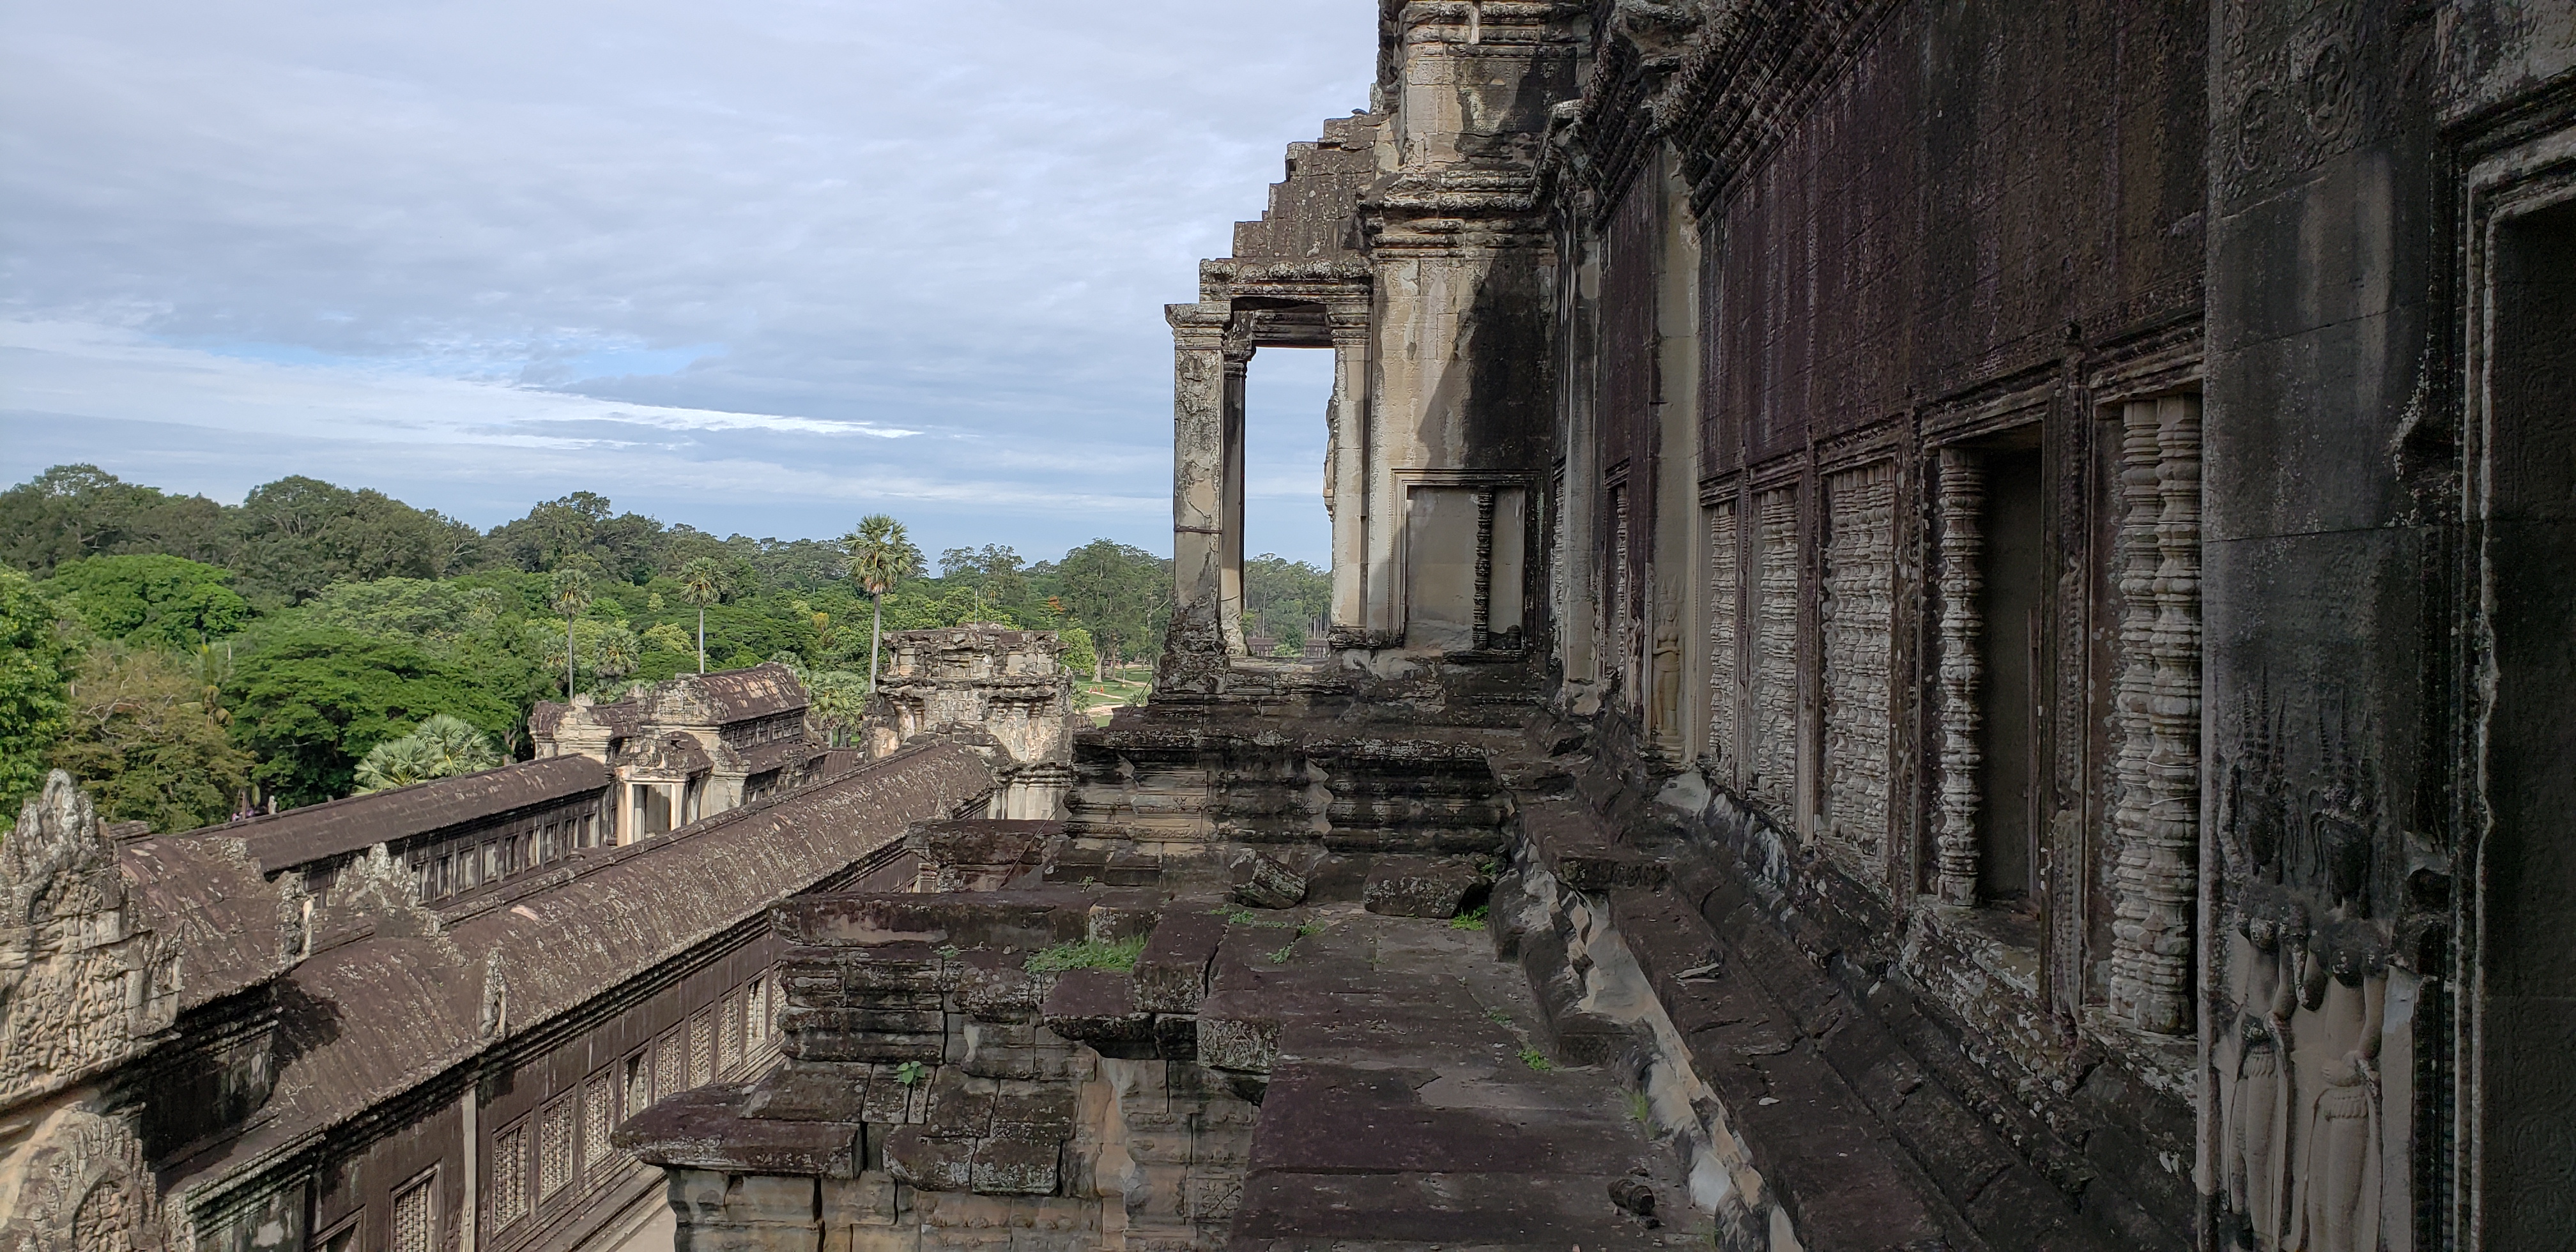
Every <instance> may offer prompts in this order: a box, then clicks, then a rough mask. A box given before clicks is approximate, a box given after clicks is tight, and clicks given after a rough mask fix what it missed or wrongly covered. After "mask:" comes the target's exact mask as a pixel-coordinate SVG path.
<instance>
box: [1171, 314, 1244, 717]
mask: <svg viewBox="0 0 2576 1252" xmlns="http://www.w3.org/2000/svg"><path fill="white" fill-rule="evenodd" d="M1229 314H1230V309H1229V308H1228V306H1227V305H1226V304H1224V303H1222V302H1214V303H1208V304H1173V305H1166V306H1164V309H1163V316H1164V319H1165V320H1166V321H1169V322H1170V323H1171V324H1172V599H1173V608H1172V623H1171V627H1170V629H1169V630H1168V631H1167V632H1165V634H1164V636H1163V658H1162V663H1161V665H1160V666H1159V667H1157V673H1156V675H1155V683H1156V685H1157V686H1158V687H1164V688H1171V687H1175V686H1185V685H1190V684H1192V683H1194V682H1196V681H1198V680H1200V679H1203V678H1205V677H1207V676H1209V675H1212V674H1214V673H1216V672H1219V671H1222V670H1223V669H1224V668H1225V663H1226V657H1227V655H1228V648H1227V646H1226V628H1225V611H1226V605H1225V599H1226V586H1227V581H1228V580H1227V572H1226V571H1227V565H1226V558H1227V552H1228V548H1229V545H1228V543H1227V542H1226V531H1227V529H1228V527H1229V524H1230V523H1234V524H1235V528H1236V529H1237V533H1238V534H1239V533H1240V528H1239V523H1237V522H1236V518H1237V517H1238V516H1239V512H1230V511H1229V509H1228V497H1229V495H1231V496H1232V502H1233V506H1234V509H1235V510H1237V511H1239V510H1240V508H1241V503H1242V486H1241V483H1242V477H1241V465H1240V457H1241V433H1242V413H1241V411H1240V405H1241V403H1242V397H1243V391H1242V374H1241V373H1240V371H1237V370H1229V369H1228V368H1227V362H1226V360H1225V356H1226V353H1225V339H1226V326H1227V321H1228V317H1229ZM1229 380H1231V382H1232V385H1231V386H1229V385H1228V384H1229ZM1229 409H1231V410H1233V412H1232V414H1231V416H1232V419H1233V420H1232V421H1231V422H1229V421H1228V417H1229ZM1229 426H1231V427H1232V428H1233V432H1234V434H1235V436H1236V437H1235V439H1234V440H1233V441H1232V442H1233V453H1234V455H1233V456H1232V457H1231V458H1230V457H1229V455H1228V443H1229V441H1228V439H1227V432H1228V427H1229ZM1229 470H1231V471H1232V477H1233V481H1232V490H1231V492H1229V483H1228V475H1229ZM1237 542H1238V543H1239V542H1240V541H1239V540H1238V541H1237ZM1233 568H1234V570H1235V577H1236V579H1237V580H1238V581H1239V580H1240V577H1241V569H1242V565H1241V558H1240V556H1239V555H1238V556H1237V557H1236V563H1235V565H1234V567H1233Z"/></svg>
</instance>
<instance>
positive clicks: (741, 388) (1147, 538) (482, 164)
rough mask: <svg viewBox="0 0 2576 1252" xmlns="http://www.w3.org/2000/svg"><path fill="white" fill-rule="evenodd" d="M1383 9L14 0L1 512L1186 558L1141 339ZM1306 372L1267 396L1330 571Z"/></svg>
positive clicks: (1334, 90) (1342, 103)
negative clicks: (571, 528) (1119, 546)
mask: <svg viewBox="0 0 2576 1252" xmlns="http://www.w3.org/2000/svg"><path fill="white" fill-rule="evenodd" d="M1375 26H1376V23H1375V6H1374V5H1373V4H1371V3H1369V2H1368V0H1214V2H1206V0H1202V2H1201V3H1197V4H1186V3H1130V4H1125V5H1113V6H1058V5H1040V4H1018V5H1009V4H994V3H943V4H936V5H922V4H901V5H897V4H828V3H808V4H780V3H756V2H755V3H740V4H728V5H706V4H678V3H666V2H663V0H640V2H630V3H619V4H606V3H550V2H534V0H514V2H512V3H497V2H487V0H466V2H463V3H439V4H431V5H408V6H390V5H371V4H363V3H361V4H356V5H351V4H347V3H345V2H342V3H333V4H325V3H251V4H237V5H224V6H209V5H202V4H195V5H189V4H177V3H169V4H162V3H126V2H122V0H95V2H93V3H87V4H80V5H60V4H40V3H35V2H33V0H0V479H5V480H6V481H10V482H15V481H20V480H23V479H25V478H26V477H27V476H29V475H31V474H33V473H35V472H36V471H38V470H40V469H42V468H44V467H45V466H47V465H52V464H56V463H59V462H63V461H75V460H77V461H93V462H96V463H98V464H100V465H103V466H105V467H106V468H108V469H109V470H111V471H113V472H115V473H117V474H120V475H122V476H124V477H127V478H129V479H133V480H136V481H141V482H148V483H152V484H154V485H157V486H162V487H165V488H173V489H177V490H182V491H197V492H203V493H205V494H207V495H210V496H213V497H215V498H218V499H225V500H237V499H239V498H240V496H241V494H242V493H243V492H244V491H245V490H247V489H248V488H250V487H251V486H253V485H255V484H257V483H261V482H265V481H268V480H270V479H274V478H277V477H280V476H282V475H286V474H310V475H313V476H315V477H319V478H325V479H329V480H331V481H333V482H338V483H341V484H344V485H348V486H369V487H376V488H379V489H381V490H384V491H387V492H389V493H391V494H394V495H397V496H400V497H401V498H403V499H405V500H409V501H411V502H413V503H415V504H419V505H423V506H427V507H434V508H438V509H441V510H444V511H447V512H449V513H452V514H455V515H457V516H459V517H463V518H465V519H467V520H469V521H473V522H476V523H478V524H484V525H489V524H491V523H494V522H498V521H501V520H505V519H507V518H509V517H514V516H517V515H519V514H521V513H523V512H525V511H526V509H527V507H528V506H529V505H530V504H531V503H533V502H535V501H537V500H540V499H546V498H549V497H553V496H557V495H561V494H563V493H565V492H569V491H573V490H581V489H587V490H593V491H598V492H601V493H603V494H605V495H607V496H609V497H610V498H612V499H614V500H615V501H616V502H617V503H618V505H619V506H620V507H623V508H633V509H637V510H639V511H642V512H647V513H651V514H653V515H655V516H658V517H661V518H663V519H664V520H666V521H674V522H680V521H685V522H688V523H690V524H692V525H696V526H699V527H702V528H705V529H710V530H715V531H717V532H719V533H723V532H731V531H742V532H745V533H749V534H752V535H776V536H779V537H792V536H827V535H836V534H839V533H841V532H842V531H844V530H846V529H847V528H848V527H849V525H850V524H851V522H852V521H853V520H854V519H856V518H857V517H858V516H859V515H860V514H862V513H867V512H873V511H878V510H883V511H887V512H892V513H894V514H895V515H897V516H898V517H901V518H903V519H904V520H905V521H906V522H908V523H909V524H910V525H911V526H912V528H913V530H914V533H915V534H916V535H917V536H919V537H920V538H921V539H922V541H923V543H924V546H925V547H929V548H932V549H933V550H936V549H937V548H940V547H947V546H953V545H959V544H982V543H988V542H989V543H1007V544H1010V545H1012V546H1014V547H1016V548H1018V549H1019V550H1020V551H1021V552H1022V553H1023V554H1027V555H1030V556H1052V555H1055V554H1056V553H1059V552H1061V551H1062V550H1063V549H1064V548H1066V547H1068V546H1070V545H1072V544H1076V543H1081V542H1084V541H1086V540H1088V539H1090V538H1093V537H1095V536H1098V535H1108V536H1111V537H1113V538H1117V539H1119V540H1122V541H1125V542H1130V543H1136V544H1139V545H1140V546H1144V547H1147V548H1151V549H1153V550H1156V551H1166V550H1168V547H1169V543H1170V482H1169V477H1170V470H1169V465H1170V426H1171V418H1170V411H1171V410H1170V371H1171V354H1170V339H1169V335H1168V333H1167V331H1166V330H1165V327H1164V324H1163V321H1162V305H1163V304H1164V303H1166V302H1170V301H1179V300H1187V299H1190V298H1191V297H1192V295H1193V294H1194V289H1195V275H1196V266H1197V262H1198V259H1199V258H1201V257H1203V256H1213V255H1221V254H1222V253H1223V252H1224V251H1225V250H1226V247H1227V241H1228V239H1229V231H1230V227H1231V223H1232V222H1233V221H1234V220H1235V219H1237V218H1246V217H1253V216H1257V215H1258V213H1259V211H1260V208H1261V205H1262V201H1263V196H1264V193H1265V190H1266V187H1267V184H1268V183H1270V182H1271V181H1272V180H1275V179H1277V178H1278V177H1279V176H1280V172H1281V158H1282V155H1283V153H1284V150H1285V146H1286V145H1287V144H1288V143H1290V142H1292V141H1295V140H1299V139H1310V138H1313V137H1314V136H1315V134H1316V133H1317V131H1318V129H1319V127H1320V125H1321V123H1322V121H1323V119H1324V118H1326V117H1330V116H1335V115H1339V114H1343V113H1347V112H1349V111H1350V110H1351V109H1352V108H1354V107H1357V106H1359V105H1361V104H1364V103H1365V102H1366V98H1367V86H1368V76H1369V73H1370V70H1371V66H1372V63H1373V57H1374V40H1375ZM1328 366H1329V361H1328V359H1327V354H1324V353H1320V352H1275V353H1269V354H1265V355H1264V356H1263V357H1261V358H1259V359H1258V360H1256V361H1255V362H1254V366H1253V376H1252V388H1251V408H1252V445H1253V447H1252V452H1253V466H1252V471H1251V491H1252V503H1251V505H1250V509H1251V514H1252V516H1251V521H1250V530H1251V535H1250V539H1251V545H1252V548H1253V550H1255V551H1262V550H1272V551H1277V552H1280V553H1283V554H1286V555H1289V556H1294V557H1301V558H1305V559H1310V560H1314V561H1316V562H1317V563H1318V564H1321V563H1323V562H1324V560H1325V556H1326V542H1325V532H1324V522H1323V513H1322V508H1321V505H1320V502H1319V500H1318V497H1317V490H1318V486H1319V484H1320V480H1321V458H1322V455H1323V408H1324V402H1325V398H1326V390H1327V388H1328V387H1329V374H1328Z"/></svg>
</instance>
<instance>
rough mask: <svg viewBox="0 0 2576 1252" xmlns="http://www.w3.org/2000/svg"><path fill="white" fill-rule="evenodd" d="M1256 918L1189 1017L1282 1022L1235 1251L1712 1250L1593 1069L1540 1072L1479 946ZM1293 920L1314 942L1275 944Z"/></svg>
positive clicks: (1321, 910)
mask: <svg viewBox="0 0 2576 1252" xmlns="http://www.w3.org/2000/svg"><path fill="white" fill-rule="evenodd" d="M1258 916H1259V918H1260V920H1261V922H1264V923H1271V925H1259V924H1256V925H1248V926H1247V925H1236V926H1232V927H1230V928H1229V933H1228V935H1227V937H1226V940H1225V942H1224V945H1223V946H1222V947H1221V948H1220V949H1219V952H1218V959H1217V968H1216V970H1215V972H1214V978H1213V985H1212V987H1211V988H1210V992H1211V994H1210V999H1209V1006H1208V1008H1207V1009H1206V1010H1204V1011H1203V1012H1205V1013H1208V1014H1222V1013H1224V1012H1226V1008H1225V1007H1224V1006H1226V1005H1228V1004H1239V1003H1243V1002H1244V1001H1245V998H1247V997H1250V998H1252V999H1253V1000H1255V1001H1257V1002H1259V1003H1263V1004H1265V1005H1267V1006H1268V1009H1269V1011H1270V1012H1274V1013H1276V1014H1277V1017H1278V1021H1279V1040H1278V1042H1279V1055H1278V1059H1277V1061H1276V1063H1275V1065H1274V1068H1273V1069H1272V1071H1271V1075H1270V1087H1269V1092H1268V1095H1267V1097H1266V1098H1265V1099H1264V1100H1263V1102H1262V1106H1261V1116H1260V1121H1259V1125H1258V1129H1257V1130H1256V1131H1255V1134H1254V1138H1253V1144H1252V1155H1251V1162H1250V1167H1249V1172H1248V1176H1247V1177H1246V1178H1245V1180H1244V1186H1243V1198H1242V1203H1241V1206H1240V1208H1238V1209H1237V1211H1236V1214H1235V1218H1234V1224H1233V1230H1232V1239H1231V1243H1230V1246H1231V1247H1233V1248H1236V1249H1245V1250H1256V1249H1257V1250H1260V1252H1286V1250H1288V1249H1298V1250H1301V1252H1303V1250H1310V1249H1328V1248H1329V1249H1363V1248H1365V1249H1388V1250H1391V1252H1392V1250H1397V1249H1402V1250H1406V1252H1411V1250H1416V1249H1419V1250H1423V1252H1429V1250H1431V1249H1442V1250H1446V1252H1459V1250H1462V1249H1533V1250H1535V1249H1553V1250H1555V1252H1565V1250H1567V1249H1581V1250H1582V1252H1601V1250H1603V1249H1624V1248H1659V1247H1685V1246H1694V1245H1705V1244H1706V1243H1707V1242H1708V1235H1707V1233H1706V1232H1705V1231H1694V1230H1691V1229H1689V1228H1688V1227H1689V1226H1690V1225H1692V1221H1691V1219H1692V1218H1693V1217H1694V1216H1695V1212H1694V1210H1693V1209H1692V1208H1691V1207H1690V1206H1689V1204H1688V1203H1687V1202H1686V1200H1685V1199H1684V1190H1683V1184H1682V1180H1681V1178H1680V1177H1679V1176H1678V1173H1677V1160H1676V1155H1675V1154H1674V1153H1673V1152H1671V1151H1669V1150H1667V1149H1665V1148H1663V1147H1661V1146H1659V1145H1657V1144H1656V1143H1654V1142H1653V1141H1652V1139H1651V1138H1650V1132H1649V1130H1648V1128H1647V1126H1646V1125H1645V1123H1644V1122H1643V1121H1642V1120H1641V1117H1640V1114H1642V1112H1643V1109H1642V1108H1641V1107H1638V1106H1635V1105H1633V1104H1632V1102H1631V1099H1630V1097H1629V1095H1628V1093H1627V1091H1626V1089H1625V1088H1623V1087H1622V1086H1621V1084H1620V1083H1618V1082H1617V1081H1616V1080H1615V1079H1614V1078H1613V1077H1612V1076H1611V1075H1609V1074H1607V1073H1605V1072H1603V1071H1602V1070H1601V1069H1599V1068H1597V1067H1581V1068H1571V1067H1561V1066H1557V1065H1555V1064H1553V1063H1552V1062H1550V1061H1549V1060H1548V1059H1547V1056H1546V1053H1547V1050H1548V1040H1547V1038H1546V1035H1545V1027H1544V1025H1543V1024H1542V1022H1541V1020H1540V1017H1539V1010H1538V1006H1537V1004H1536V1002H1535V1000H1534V999H1533V997H1532V995H1531V992H1530V988H1529V984H1528V982H1527V981H1526V980H1525V979H1524V977H1523V976H1522V973H1521V969H1520V967H1519V966H1518V965H1517V964H1515V963H1509V962H1503V961H1498V960H1496V959H1495V957H1494V955H1493V951H1492V947H1491V943H1490V940H1489V938H1488V936H1487V935H1486V933H1485V932H1484V931H1482V930H1465V929H1458V928H1456V927H1454V926H1453V925H1452V924H1451V923H1450V922H1447V921H1442V920H1432V919H1424V918H1408V917H1381V916H1378V915H1376V914H1372V913H1367V912H1364V911H1362V910H1361V908H1360V907H1359V905H1358V904H1356V903H1325V904H1320V905H1312V906H1308V907H1305V908H1300V909H1295V910H1290V911H1287V912H1282V913H1260V914H1258ZM1296 921H1305V922H1307V923H1309V924H1310V925H1311V926H1312V927H1314V928H1315V929H1314V930H1313V933H1310V934H1306V935H1304V936H1302V937H1298V938H1296V939H1295V940H1294V942H1293V943H1290V942H1287V941H1288V939H1289V937H1290V936H1291V935H1293V934H1295V932H1294V931H1292V930H1286V929H1277V928H1273V927H1274V926H1276V924H1277V923H1279V922H1290V923H1294V922H1296ZM1283 951H1284V953H1285V956H1286V959H1285V960H1274V959H1273V957H1274V956H1276V955H1279V954H1280V953H1282V952H1283ZM1632 1108H1633V1109H1635V1111H1633V1112H1632V1111H1631V1110H1632ZM1622 1201H1624V1204H1623V1202H1622ZM1638 1210H1642V1212H1641V1211H1638ZM1648 1213H1651V1214H1653V1215H1654V1216H1648V1215H1646V1214H1648ZM1658 1217H1662V1218H1669V1219H1672V1220H1675V1221H1676V1222H1677V1223H1678V1228H1677V1227H1676V1226H1666V1225H1662V1224H1661V1223H1660V1222H1659V1221H1658V1220H1657V1218H1658Z"/></svg>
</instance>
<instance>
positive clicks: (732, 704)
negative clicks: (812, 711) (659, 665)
mask: <svg viewBox="0 0 2576 1252" xmlns="http://www.w3.org/2000/svg"><path fill="white" fill-rule="evenodd" d="M808 703H810V701H809V700H808V699H807V697H806V695H805V684H803V683H800V682H798V681H796V671H794V670H791V669H789V668H787V667H786V666H784V665H781V664H779V663H778V662H776V661H769V662H765V663H763V664H759V665H754V666H752V667H751V668H749V669H729V670H719V671H717V672H715V673H712V674H682V675H680V676H679V677H677V678H674V679H670V680H669V681H667V682H659V683H655V684H653V685H652V686H651V687H647V688H640V689H638V690H636V691H634V692H632V693H630V694H629V695H628V696H627V697H626V698H625V699H622V700H617V701H614V702H612V703H608V704H594V703H591V702H590V697H588V696H576V697H574V703H572V704H569V705H565V704H557V703H555V702H554V701H552V700H540V701H538V702H537V705H536V707H535V708H534V709H531V710H529V713H528V733H529V734H531V735H534V736H536V737H537V738H538V739H540V740H545V739H552V738H554V737H556V736H557V735H558V734H560V733H562V732H563V729H564V719H566V718H567V717H572V718H575V721H576V724H578V723H581V722H587V723H589V724H591V725H593V726H599V727H605V728H606V729H607V730H608V732H609V734H610V735H611V736H612V737H624V736H627V735H633V734H640V733H642V732H643V731H644V730H645V729H646V728H648V727H653V726H665V727H668V726H732V725H736V724H739V723H742V722H750V721H758V720H759V719H761V718H764V717H774V716H776V715H778V714H781V713H794V712H798V711H800V710H802V709H804V708H805V707H806V705H807V704H808Z"/></svg>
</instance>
